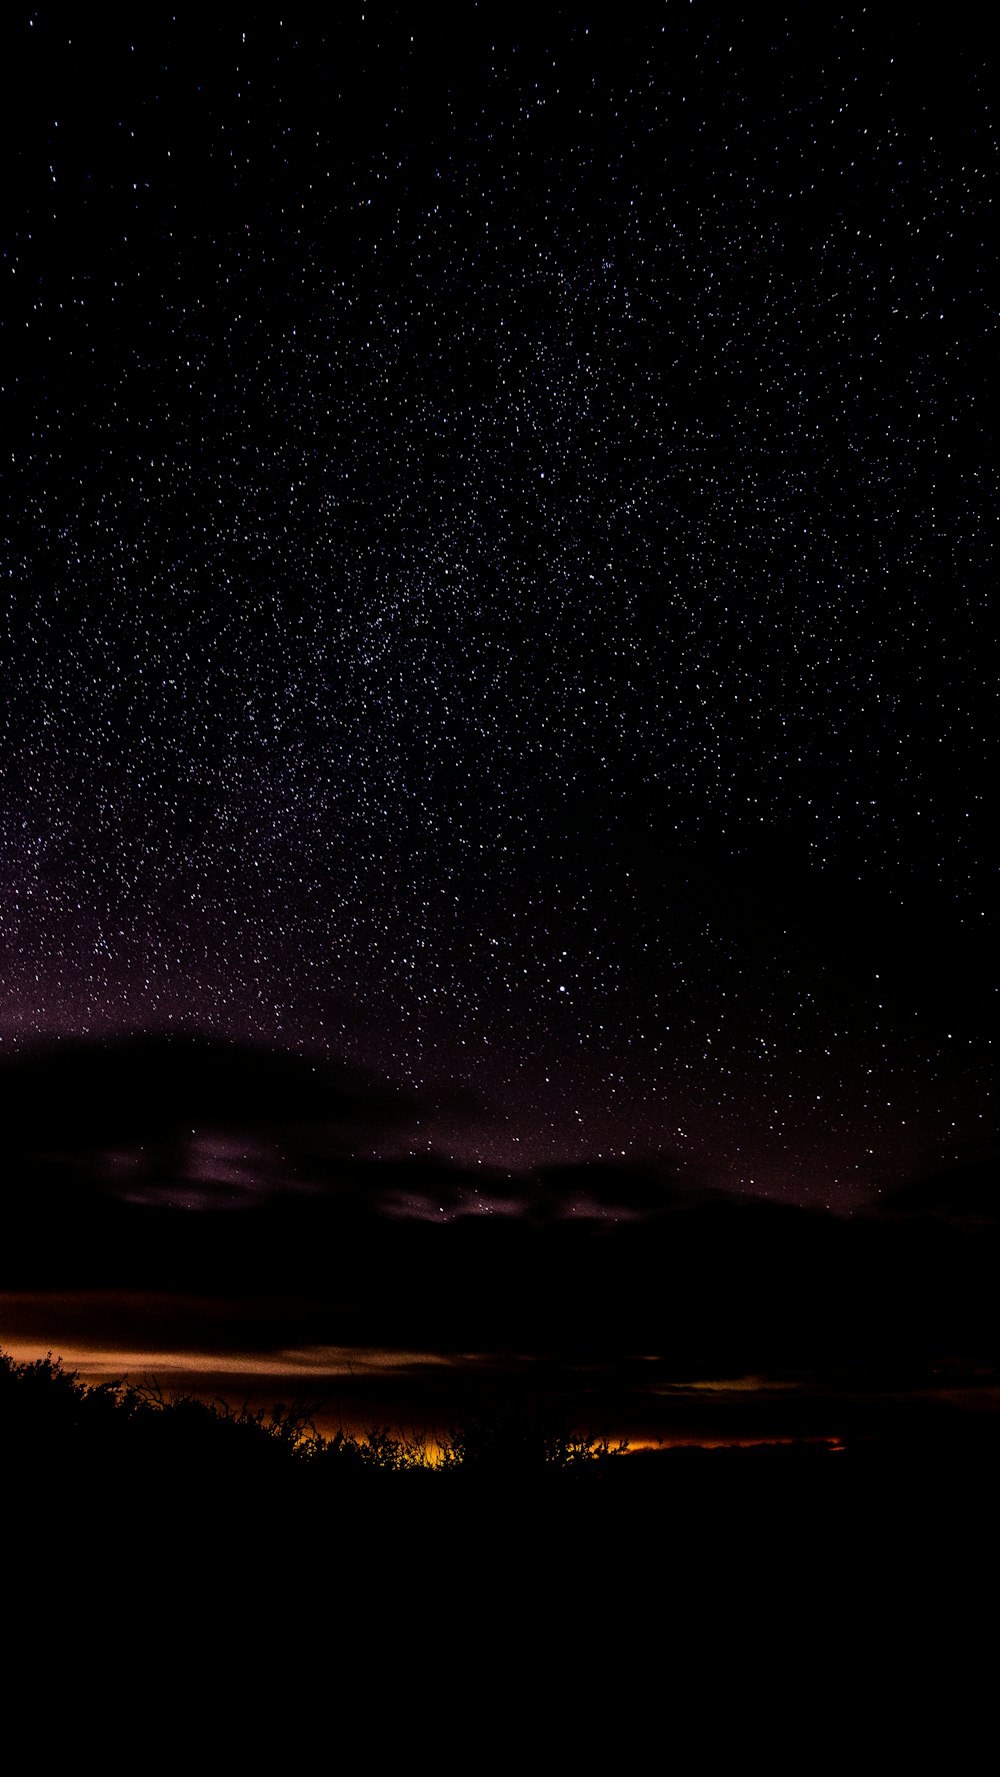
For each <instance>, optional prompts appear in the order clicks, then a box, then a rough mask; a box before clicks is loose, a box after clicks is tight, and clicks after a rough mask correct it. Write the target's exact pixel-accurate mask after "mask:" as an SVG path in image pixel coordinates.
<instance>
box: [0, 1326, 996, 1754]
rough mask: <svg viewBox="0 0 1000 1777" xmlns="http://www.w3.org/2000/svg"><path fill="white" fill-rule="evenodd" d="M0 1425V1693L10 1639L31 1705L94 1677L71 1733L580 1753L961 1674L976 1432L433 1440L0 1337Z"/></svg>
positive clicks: (889, 1692) (981, 1667)
mask: <svg viewBox="0 0 1000 1777" xmlns="http://www.w3.org/2000/svg"><path fill="white" fill-rule="evenodd" d="M546 1437H547V1439H548V1442H547V1444H546V1441H545V1440H546ZM0 1455H2V1464H3V1479H4V1501H5V1515H6V1524H7V1537H6V1546H5V1624H6V1632H7V1647H8V1653H9V1658H8V1663H7V1677H8V1696H10V1695H12V1694H13V1693H12V1691H11V1685H12V1683H13V1676H12V1675H13V1674H14V1673H15V1672H17V1671H18V1670H19V1669H22V1668H23V1670H25V1671H27V1672H29V1673H30V1674H31V1676H32V1677H33V1678H37V1676H38V1674H39V1672H40V1671H42V1670H44V1671H46V1672H47V1673H49V1674H50V1687H51V1689H52V1693H53V1696H54V1697H57V1698H59V1699H61V1702H60V1704H59V1707H65V1700H66V1698H67V1697H68V1695H69V1694H70V1691H71V1690H72V1691H73V1693H74V1694H76V1693H77V1692H78V1691H79V1690H80V1689H81V1687H82V1690H83V1692H85V1693H86V1696H87V1699H88V1701H87V1704H86V1708H85V1723H86V1722H89V1721H90V1719H91V1717H90V1713H89V1712H90V1711H91V1710H92V1709H93V1707H94V1698H95V1696H100V1698H101V1699H102V1702H101V1704H100V1708H99V1718H100V1720H101V1722H102V1723H103V1722H104V1718H103V1711H104V1710H106V1709H109V1708H110V1710H111V1717H110V1718H109V1721H108V1722H107V1723H105V1724H104V1725H101V1726H100V1727H99V1729H98V1730H96V1731H97V1732H98V1736H99V1739H100V1743H101V1744H102V1745H103V1744H105V1739H104V1736H105V1735H106V1734H107V1733H109V1732H111V1733H112V1734H113V1732H115V1731H117V1730H116V1729H115V1728H114V1723H115V1722H117V1721H118V1719H119V1717H118V1712H119V1711H120V1710H124V1711H134V1710H135V1709H136V1707H138V1711H139V1715H140V1717H141V1719H142V1724H143V1725H142V1727H141V1729H140V1730H137V1729H136V1728H134V1727H133V1728H132V1729H130V1730H129V1732H130V1735H131V1736H132V1744H133V1745H134V1744H135V1741H134V1735H135V1733H136V1732H137V1731H138V1732H140V1733H141V1735H143V1736H145V1735H147V1734H148V1733H149V1732H150V1731H153V1729H154V1728H155V1732H156V1733H157V1735H159V1734H161V1733H162V1734H166V1735H169V1734H170V1733H171V1732H172V1730H173V1728H174V1727H176V1726H177V1724H178V1723H181V1722H183V1723H185V1724H187V1723H188V1722H189V1721H190V1719H191V1716H192V1712H194V1713H197V1714H198V1715H199V1717H200V1718H203V1717H204V1715H205V1712H206V1711H209V1712H210V1713H211V1720H212V1726H211V1728H210V1730H202V1739H201V1741H200V1747H201V1752H202V1753H203V1754H204V1755H205V1756H206V1757H211V1758H212V1759H213V1760H214V1759H216V1758H223V1757H225V1758H226V1759H227V1760H228V1759H230V1758H231V1757H232V1756H234V1749H235V1747H236V1746H237V1745H244V1744H245V1743H246V1742H247V1740H248V1739H249V1741H250V1742H251V1743H253V1742H256V1741H257V1740H258V1739H260V1742H261V1747H263V1745H264V1743H265V1742H267V1743H268V1744H269V1746H270V1750H271V1753H272V1754H274V1753H275V1751H276V1752H277V1754H278V1755H279V1756H281V1754H282V1748H284V1756H285V1757H286V1758H287V1757H288V1756H291V1754H292V1752H293V1750H294V1749H295V1748H298V1749H299V1751H300V1752H301V1751H303V1750H304V1749H305V1748H306V1747H308V1748H310V1749H314V1748H317V1747H318V1748H322V1749H324V1751H325V1753H327V1754H328V1753H329V1751H330V1748H331V1746H332V1745H333V1744H336V1746H338V1747H339V1748H340V1749H341V1750H346V1749H347V1748H348V1747H349V1746H350V1747H353V1748H354V1749H355V1752H356V1751H357V1749H358V1748H360V1749H361V1750H362V1751H363V1750H364V1749H365V1748H367V1753H366V1757H367V1758H368V1759H369V1760H370V1762H373V1763H374V1764H375V1765H376V1766H378V1767H380V1766H381V1765H382V1764H384V1763H387V1762H389V1760H390V1758H392V1759H393V1762H395V1758H396V1756H397V1754H398V1753H399V1752H400V1750H401V1749H402V1748H404V1747H405V1746H407V1745H412V1744H413V1741H414V1736H415V1737H416V1740H417V1741H418V1742H419V1743H420V1744H421V1745H423V1746H425V1748H426V1751H427V1755H428V1756H433V1755H434V1753H435V1747H436V1748H437V1752H438V1753H440V1755H441V1756H442V1757H446V1758H447V1762H449V1763H458V1764H460V1765H462V1766H463V1768H465V1767H466V1766H467V1765H468V1766H469V1768H471V1766H472V1765H475V1766H476V1767H477V1768H478V1765H479V1762H480V1759H481V1756H482V1753H483V1749H484V1747H485V1746H486V1745H487V1744H488V1745H489V1746H490V1747H493V1746H494V1745H495V1746H496V1749H497V1750H499V1747H500V1745H501V1743H502V1742H503V1741H504V1740H505V1738H506V1737H507V1736H513V1739H514V1741H515V1743H516V1742H518V1740H519V1739H520V1742H521V1744H522V1745H523V1735H524V1733H525V1731H526V1723H527V1721H528V1719H529V1718H530V1720H531V1722H532V1724H533V1725H532V1733H533V1734H534V1735H536V1742H535V1750H536V1752H538V1753H540V1754H542V1755H544V1756H546V1757H552V1758H555V1759H556V1760H557V1761H558V1762H559V1763H560V1765H561V1764H562V1763H565V1762H567V1761H568V1760H569V1759H570V1755H571V1748H572V1746H573V1745H574V1744H576V1743H577V1742H578V1740H579V1736H580V1735H581V1734H583V1736H584V1741H585V1743H586V1746H587V1747H588V1748H589V1749H590V1752H589V1754H588V1757H587V1758H585V1759H584V1760H583V1762H584V1764H585V1767H586V1768H589V1764H590V1762H591V1758H595V1759H596V1756H597V1753H596V1748H597V1746H598V1743H599V1741H600V1740H601V1738H602V1737H603V1738H604V1740H605V1742H606V1741H607V1737H608V1736H610V1738H611V1741H612V1742H614V1743H617V1744H619V1746H620V1747H621V1746H624V1745H625V1744H626V1743H627V1742H628V1740H629V1737H630V1735H631V1734H632V1732H633V1730H636V1731H639V1730H640V1729H641V1731H642V1733H643V1734H648V1733H650V1732H654V1733H656V1734H659V1735H665V1736H666V1737H667V1738H668V1739H669V1740H671V1741H672V1740H673V1739H674V1737H675V1736H676V1735H677V1734H678V1733H681V1732H683V1734H684V1735H685V1736H690V1734H691V1733H692V1732H693V1733H695V1735H696V1737H699V1736H700V1737H702V1738H707V1739H708V1740H709V1741H711V1742H712V1743H713V1744H714V1745H715V1746H716V1747H717V1748H718V1746H719V1745H720V1744H721V1742H722V1740H723V1739H724V1738H726V1737H727V1736H732V1735H733V1734H735V1736H736V1739H737V1742H739V1741H740V1739H741V1738H742V1739H745V1737H746V1736H750V1737H752V1738H755V1739H759V1737H760V1736H761V1735H764V1736H765V1737H766V1736H767V1735H770V1734H774V1733H777V1732H779V1731H780V1728H781V1723H782V1722H783V1721H786V1722H787V1720H788V1719H789V1715H788V1712H789V1710H790V1709H792V1708H794V1710H795V1712H796V1714H797V1715H798V1713H799V1712H800V1711H801V1710H802V1709H803V1708H806V1707H807V1708H808V1711H809V1713H810V1723H809V1726H808V1730H807V1731H808V1733H809V1735H810V1737H811V1738H812V1737H818V1740H817V1744H818V1745H827V1746H830V1745H833V1744H835V1743H837V1741H838V1736H841V1735H843V1734H844V1733H845V1732H846V1728H845V1722H846V1719H847V1717H846V1714H845V1712H848V1713H850V1712H853V1711H855V1710H856V1709H858V1708H859V1707H862V1708H863V1709H866V1710H867V1709H869V1708H877V1709H878V1710H879V1712H880V1715H881V1716H884V1715H885V1713H886V1711H887V1710H888V1711H890V1712H891V1711H892V1710H895V1709H897V1708H899V1709H905V1711H906V1712H908V1714H909V1716H910V1717H911V1718H912V1719H914V1720H918V1721H919V1720H920V1719H922V1717H921V1716H920V1715H919V1714H918V1715H917V1716H916V1717H914V1715H913V1712H914V1710H917V1711H918V1712H919V1711H923V1710H924V1709H925V1707H926V1706H927V1704H928V1702H929V1700H930V1699H931V1698H934V1697H936V1698H937V1699H938V1700H940V1698H941V1696H942V1695H945V1696H946V1697H947V1698H948V1699H949V1706H950V1699H951V1698H952V1697H953V1696H957V1695H958V1692H957V1691H956V1689H955V1687H956V1686H959V1687H960V1688H961V1691H962V1693H963V1694H964V1693H965V1692H966V1691H967V1692H968V1695H969V1697H975V1696H976V1695H977V1694H982V1693H983V1687H987V1688H988V1686H989V1683H990V1679H989V1674H990V1672H991V1670H992V1666H993V1661H994V1658H995V1648H994V1642H993V1631H992V1600H993V1597H994V1595H995V1583H996V1576H997V1562H996V1553H997V1533H996V1517H997V1514H996V1503H995V1502H996V1498H997V1492H996V1486H995V1482H996V1479H997V1475H998V1466H997V1462H996V1453H995V1448H994V1447H993V1446H992V1445H991V1444H990V1442H989V1440H987V1439H984V1438H980V1440H979V1444H978V1446H977V1447H976V1448H973V1447H972V1446H971V1445H969V1446H968V1447H966V1448H964V1449H962V1450H953V1451H952V1452H951V1453H950V1454H948V1455H946V1453H944V1452H941V1451H939V1452H937V1453H936V1455H935V1456H934V1459H933V1460H931V1459H930V1458H929V1456H928V1454H927V1453H926V1452H924V1453H921V1452H920V1451H919V1450H915V1449H902V1448H895V1449H892V1448H889V1447H883V1448H878V1447H875V1446H866V1447H859V1448H858V1449H855V1450H846V1451H838V1452H832V1451H830V1450H828V1449H825V1448H823V1447H822V1446H819V1447H817V1446H814V1445H800V1446H795V1445H790V1446H789V1445H785V1446H775V1447H770V1448H757V1449H743V1450H718V1451H692V1450H673V1451H665V1452H655V1451H654V1452H639V1453H635V1454H622V1453H615V1452H611V1451H607V1450H605V1449H602V1448H601V1447H599V1446H588V1445H579V1444H577V1445H574V1444H573V1443H572V1442H571V1441H569V1442H567V1441H566V1440H565V1439H564V1438H561V1437H560V1436H559V1435H556V1434H554V1433H552V1432H551V1429H549V1431H548V1432H546V1433H545V1435H544V1436H543V1433H542V1428H539V1427H538V1426H537V1425H532V1424H526V1423H524V1422H522V1423H520V1424H519V1425H518V1424H514V1423H511V1422H508V1423H507V1424H506V1425H505V1426H502V1427H498V1426H497V1425H496V1423H492V1424H491V1423H490V1422H488V1421H487V1420H486V1419H482V1420H480V1421H479V1422H478V1423H476V1424H474V1423H472V1422H470V1423H469V1424H468V1425H467V1426H466V1427H465V1428H464V1431H463V1432H462V1433H461V1434H460V1433H456V1437H455V1447H454V1449H453V1452H452V1455H451V1457H450V1459H449V1461H448V1462H447V1463H446V1466H445V1467H444V1468H443V1469H442V1468H434V1469H432V1468H429V1467H427V1466H421V1465H420V1463H419V1460H418V1456H417V1454H415V1453H414V1451H413V1450H412V1448H410V1449H409V1450H408V1449H407V1448H406V1447H403V1446H399V1445H395V1444H394V1441H393V1440H392V1439H391V1438H387V1437H385V1436H381V1437H380V1436H378V1435H376V1436H375V1437H374V1438H372V1439H371V1440H369V1441H368V1447H367V1449H365V1448H364V1447H363V1446H362V1445H361V1444H359V1443H358V1442H356V1441H355V1440H343V1439H342V1440H340V1442H339V1443H338V1441H337V1440H317V1441H314V1442H313V1443H312V1444H310V1434H309V1432H308V1428H304V1427H303V1426H302V1425H301V1424H299V1423H298V1422H296V1420H295V1417H294V1415H290V1414H284V1415H282V1414H277V1415H271V1416H269V1417H265V1416H254V1415H247V1414H245V1413H236V1412H232V1411H228V1410H226V1411H220V1410H216V1411H213V1410H212V1409H211V1408H209V1407H206V1406H205V1405H204V1404H203V1403H201V1402H197V1401H193V1400H191V1399H188V1400H187V1401H183V1400H182V1401H172V1402H164V1401H162V1400H161V1401H159V1402H157V1401H156V1400H149V1399H146V1400H143V1399H142V1398H141V1397H140V1396H132V1392H131V1391H122V1390H120V1389H119V1390H118V1391H116V1390H114V1389H113V1388H109V1387H106V1388H99V1389H90V1390H87V1389H84V1388H82V1387H81V1386H80V1385H78V1384H77V1383H76V1382H75V1380H74V1379H73V1378H72V1377H70V1376H67V1375H66V1374H65V1373H64V1372H63V1371H62V1370H61V1368H60V1366H58V1365H55V1364H51V1363H50V1364H40V1365H21V1366H17V1365H13V1364H12V1363H11V1362H10V1360H8V1359H3V1358H0ZM900 1687H902V1688H900ZM137 1700H138V1702H137ZM964 1709H965V1705H964V1704H963V1710H964ZM36 1719H37V1718H36ZM961 1719H962V1720H965V1719H966V1716H965V1714H963V1715H962V1718H961ZM470 1721H473V1722H474V1724H475V1733H476V1736H477V1738H476V1741H475V1743H474V1745H473V1744H472V1743H469V1742H468V1741H466V1742H465V1744H466V1751H467V1753H468V1758H467V1757H466V1755H465V1754H463V1753H462V1751H461V1744H460V1745H459V1746H458V1747H457V1748H453V1750H452V1752H450V1753H449V1752H448V1750H447V1748H448V1742H449V1737H450V1736H458V1738H459V1741H461V1739H462V1736H463V1735H467V1733H468V1724H469V1722H470ZM157 1723H159V1724H160V1725H159V1726H157V1725H156V1724H157ZM86 1731H87V1732H90V1731H91V1728H87V1730H86ZM797 1731H798V1730H797ZM955 1731H956V1732H958V1734H959V1739H961V1731H962V1730H961V1724H960V1723H958V1725H957V1727H956V1729H955ZM205 1732H207V1733H208V1738H205V1737H204V1734H205ZM470 1746H471V1750H470ZM473 1753H474V1754H475V1756H474V1757H473V1756H472V1755H473ZM512 1756H513V1754H512ZM517 1756H520V1754H518V1755H517ZM573 1762H576V1757H575V1756H574V1758H573ZM792 1762H793V1763H794V1762H795V1760H794V1759H793V1760H792ZM807 1762H811V1759H810V1761H807Z"/></svg>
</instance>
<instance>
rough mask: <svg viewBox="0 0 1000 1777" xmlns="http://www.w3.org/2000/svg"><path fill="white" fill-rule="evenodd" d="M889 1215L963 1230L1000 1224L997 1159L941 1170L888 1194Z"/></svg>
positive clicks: (967, 1162)
mask: <svg viewBox="0 0 1000 1777" xmlns="http://www.w3.org/2000/svg"><path fill="white" fill-rule="evenodd" d="M882 1207H883V1208H884V1210H885V1211H886V1213H888V1214H890V1215H905V1216H934V1217H939V1218H940V1219H941V1220H942V1221H947V1222H954V1223H956V1224H958V1225H959V1226H963V1227H968V1228H975V1227H987V1226H995V1225H996V1223H997V1221H998V1220H1000V1167H998V1164H997V1161H996V1159H995V1158H991V1159H976V1160H969V1161H965V1162H963V1163H961V1164H958V1165H955V1166H950V1167H939V1168H937V1169H935V1170H934V1171H930V1172H926V1173H922V1174H921V1175H920V1176H919V1177H918V1178H914V1179H909V1180H907V1181H906V1183H905V1184H902V1185H899V1186H897V1187H896V1189H895V1190H893V1191H891V1192H890V1193H888V1195H887V1196H886V1197H885V1199H884V1201H883V1206H882Z"/></svg>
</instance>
